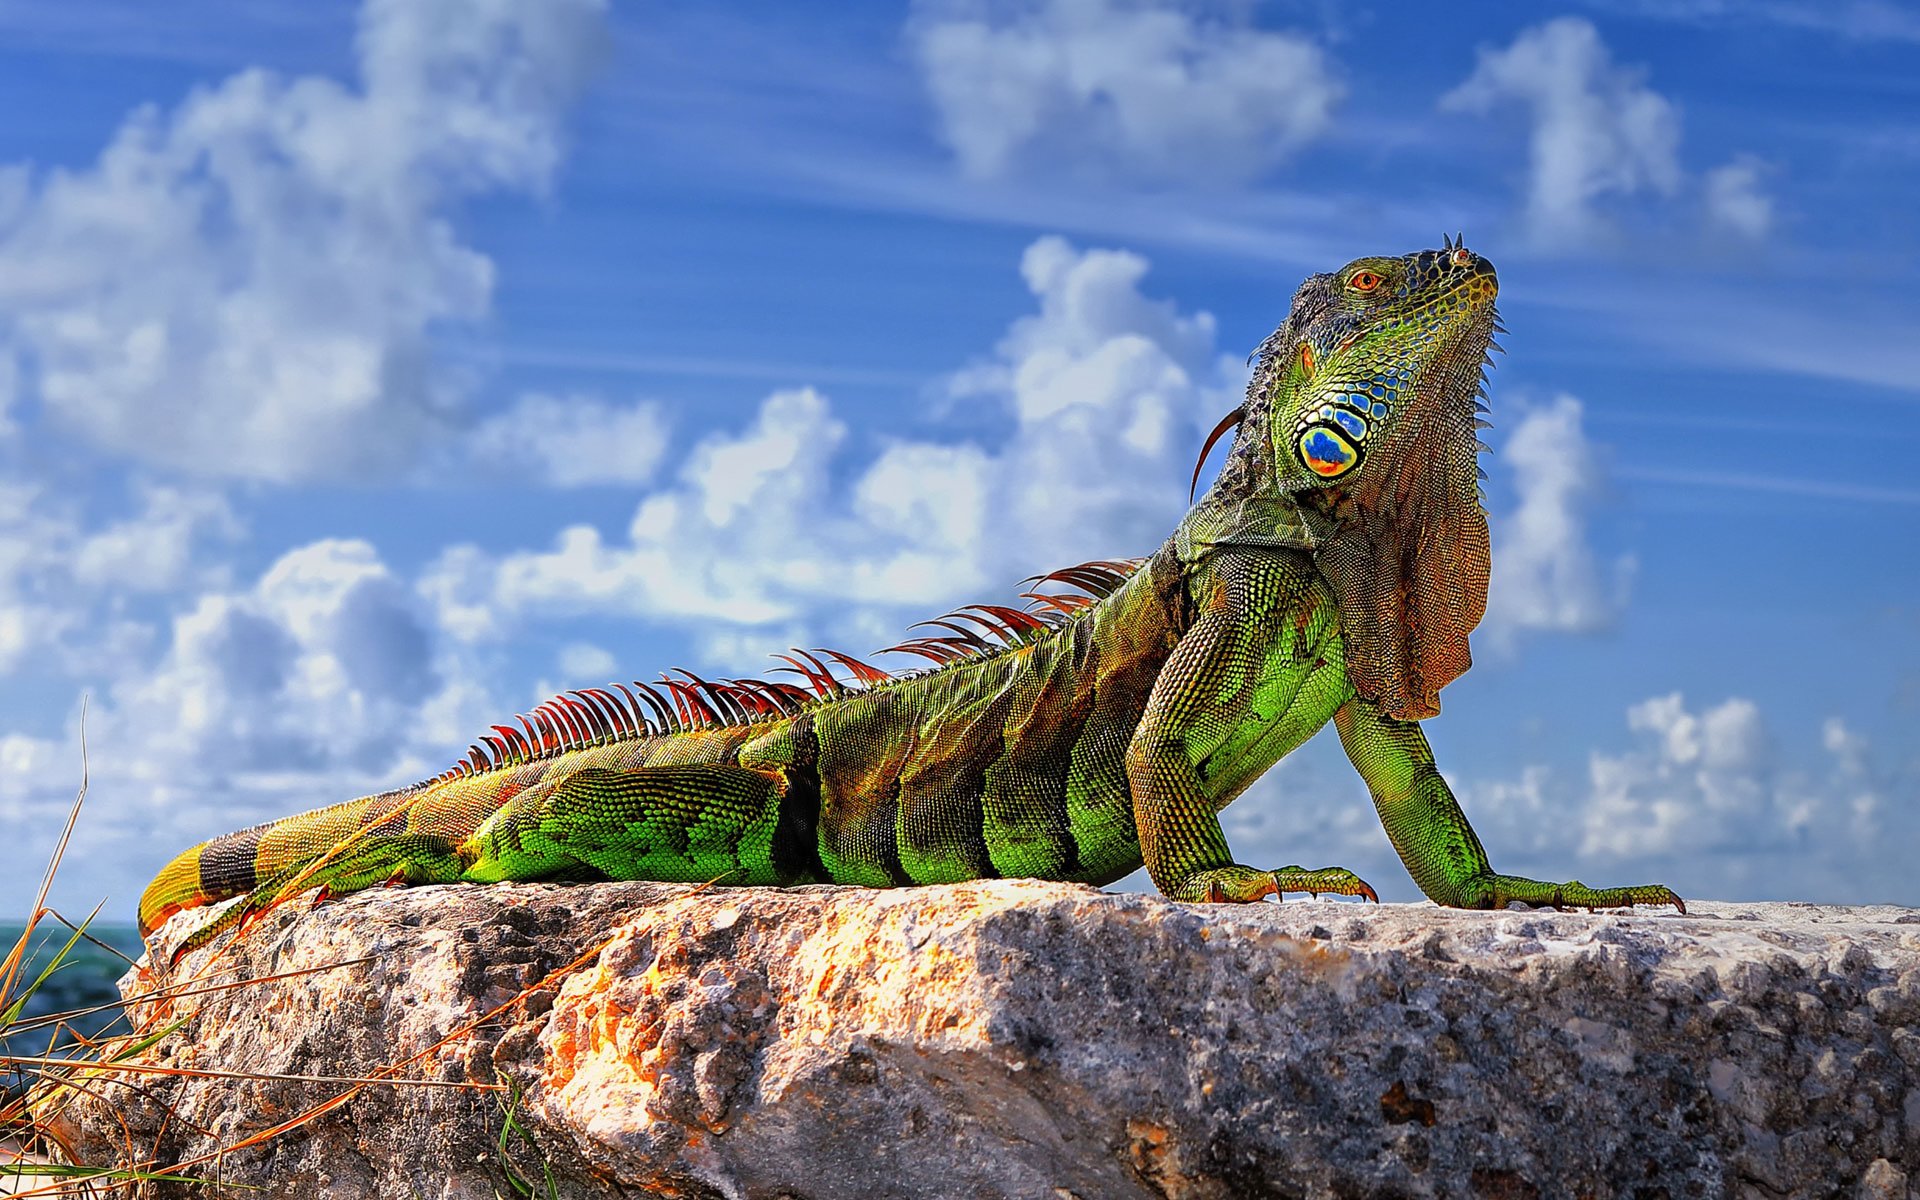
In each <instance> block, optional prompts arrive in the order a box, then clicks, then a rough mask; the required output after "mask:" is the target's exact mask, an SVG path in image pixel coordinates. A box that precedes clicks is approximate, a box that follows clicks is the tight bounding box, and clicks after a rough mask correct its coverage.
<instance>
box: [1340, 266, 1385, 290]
mask: <svg viewBox="0 0 1920 1200" xmlns="http://www.w3.org/2000/svg"><path fill="white" fill-rule="evenodd" d="M1347 286H1348V287H1350V288H1352V289H1353V290H1354V291H1356V292H1370V291H1372V290H1373V289H1375V288H1377V287H1379V286H1380V277H1379V276H1378V275H1376V274H1374V273H1373V272H1372V271H1355V272H1354V273H1353V278H1352V279H1349V280H1347Z"/></svg>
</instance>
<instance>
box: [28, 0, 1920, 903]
mask: <svg viewBox="0 0 1920 1200" xmlns="http://www.w3.org/2000/svg"><path fill="white" fill-rule="evenodd" d="M1916 67H1920V15H1916V14H1915V13H1914V11H1913V10H1912V9H1910V8H1906V7H1902V6H1897V5H1893V4H1881V3H1873V2H1848V0H1825V2H1806V3H1802V2H1800V0H1774V2H1771V3H1741V4H1735V3H1731V2H1726V0H1683V2H1681V3H1659V4H1655V3H1650V2H1649V3H1635V2H1632V0H1618V2H1614V0H1605V2H1602V0H1594V2H1591V3H1572V4H1551V3H1546V4H1539V5H1529V6H1513V5H1508V4H1499V3H1479V4H1464V5H1449V6H1446V8H1445V15H1444V18H1442V17H1440V16H1438V15H1436V14H1435V13H1429V12H1428V11H1426V8H1425V7H1424V6H1398V5H1389V6H1383V5H1366V4H1358V5H1353V4H1341V5H1335V4H1325V3H1318V4H1316V3H1300V4H1285V3H1278V2H1275V3H1256V2H1253V0H1221V2H1219V3H1204V2H1200V0H1193V2H1178V0H915V2H913V3H908V4H904V5H902V4H872V3H847V4H840V5H830V6H812V5H808V6H795V5H789V4H784V3H776V2H766V3H757V2H743V3H737V4H731V5H725V6H716V5H708V4H696V3H634V4H630V5H623V6H620V7H619V8H618V9H617V10H616V9H614V8H611V7H608V6H605V5H603V4H601V3H597V2H595V0H411V2H404V3H403V2H400V0H366V3H364V4H362V5H359V6H353V5H349V4H325V5H311V4H305V3H294V2H292V0H285V2H276V0H261V2H256V3H246V4H219V5H216V4H212V3H206V2H204V0H181V2H180V3H176V4H172V5H168V6H165V9H164V11H161V10H160V9H159V8H156V7H155V6H152V5H148V4H145V3H143V2H141V0H66V2H65V3H62V4H60V5H44V4H29V3H17V2H15V0H0V112H6V113H8V114H11V117H10V119H8V120H6V121H4V122H0V830H4V831H6V833H7V835H8V838H9V841H10V843H11V845H10V850H11V852H12V853H11V861H12V862H13V863H14V864H15V866H14V868H13V869H12V870H11V871H9V872H7V873H6V877H5V878H4V879H0V916H3V915H7V914H21V913H24V911H25V910H26V909H27V908H28V907H29V906H30V905H31V903H32V900H33V895H34V891H35V888H36V886H37V884H38V876H39V871H40V867H41V864H43V863H44V861H45V859H46V856H47V854H48V853H49V852H50V851H51V849H52V847H53V844H54V841H55V838H56V837H57V835H58V833H59V829H60V826H61V824H62V823H63V821H64V819H65V814H66V811H67V808H68V805H69V804H70V802H71V800H72V798H73V795H74V793H75V792H76V790H77V789H78V788H79V786H80V783H81V780H82V774H83V769H84V771H85V774H86V779H87V784H88V793H87V799H86V804H85V807H84V809H83V811H82V815H81V818H80V821H79V824H78V826H77V828H76V830H75V834H74V841H73V845H72V847H71V849H70V850H69V851H68V853H67V856H66V859H65V863H64V865H63V867H62V869H61V873H60V876H59V878H58V880H57V881H56V884H55V888H54V892H53V901H54V903H55V904H56V906H58V907H60V908H61V909H62V910H63V911H65V912H68V913H69V914H76V915H77V914H83V913H85V912H87V911H89V910H91V909H92V908H93V907H94V906H95V905H96V904H102V903H104V905H105V908H104V910H103V914H104V915H105V916H107V917H108V918H126V917H130V916H131V913H132V910H133V905H134V903H135V901H136V900H137V898H138V896H139V893H140V891H141V890H142V888H143V887H144V886H145V883H146V881H147V879H148V878H149V877H150V876H151V875H152V874H153V872H154V871H155V870H157V869H158V868H159V867H160V866H161V865H162V864H163V863H164V862H165V861H166V860H167V859H168V858H169V857H171V856H172V854H174V853H175V852H176V851H177V850H179V849H181V848H184V847H185V846H187V845H189V844H191V843H193V842H195V841H198V840H201V839H203V838H205V837H208V836H211V835H213V834H217V833H221V832H225V831H227V830H231V829H236V828H240V827H242V826H246V825H250V824H253V823H255V822H258V821H263V820H268V819H271V818H274V817H277V816H282V815H285V814H288V813H291V812H295V811H300V810H303V809H307V808H313V807H318V806H320V805H323V804H327V803H332V802H334V801H337V800H341V799H346V798H348V797H351V796H354V795H358V794H363V793H366V792H370V791H376V790H384V789H386V788H388V787H392V786H397V785H400V784H404V783H408V782H412V781H414V780H417V779H420V778H423V777H425V776H428V775H431V774H434V773H436V772H437V771H439V770H440V769H441V768H443V767H445V766H446V765H448V764H449V763H451V762H452V761H454V760H455V759H456V758H458V757H460V756H461V755H462V754H463V753H464V750H465V747H466V746H467V744H468V743H469V741H471V740H472V739H473V738H474V737H475V736H476V735H478V734H479V733H481V732H483V731H484V730H485V729H486V727H487V726H488V725H490V724H492V723H493V722H495V721H499V720H503V719H505V718H506V717H507V716H508V715H509V714H511V713H513V712H516V711H520V710H524V709H526V708H529V707H531V706H532V705H534V704H537V703H538V702H540V701H541V700H542V699H544V698H545V697H546V696H548V695H550V694H551V693H553V692H554V691H556V690H559V689H562V688H568V687H579V686H586V685H590V684H596V683H600V682H603V681H606V680H609V679H614V678H619V679H633V678H653V677H654V676H656V675H657V674H658V672H659V671H660V670H662V669H663V668H666V667H668V666H676V665H678V666H687V667H690V668H693V669H694V670H696V671H699V672H701V673H702V674H709V673H717V674H722V675H739V674H755V673H761V672H763V671H765V670H766V669H767V668H768V667H769V666H772V665H775V664H773V663H772V662H771V661H770V660H769V659H768V658H767V657H766V656H767V655H768V654H769V653H770V652H771V651H774V650H779V649H783V648H785V647H788V646H792V645H800V646H818V645H828V646H835V647H839V648H842V649H845V650H848V651H849V652H852V653H856V654H864V653H865V652H867V651H870V650H872V649H874V648H876V647H880V646H885V645H889V644H891V643H892V642H894V641H895V640H897V639H898V635H899V633H900V631H901V630H902V629H904V627H905V626H906V625H907V624H908V623H910V622H912V621H914V620H917V619H920V618H922V617H927V616H933V615H936V614H938V613H940V612H942V611H945V610H946V609H948V608H950V607H952V606H955V605H958V604H962V603H967V602H971V601H975V600H995V601H997V600H1004V599H1006V598H1008V597H1010V596H1012V595H1013V594H1014V592H1015V591H1017V590H1018V589H1017V587H1016V584H1017V583H1018V581H1019V580H1020V579H1021V578H1022V577H1024V576H1027V575H1030V574H1033V573H1035V572H1038V571H1043V570H1048V569H1052V568H1054V567H1058V566H1062V565H1066V564H1070V563H1074V562H1079V561H1083V560H1086V559H1091V558H1110V557H1118V556H1129V555H1139V554H1145V553H1148V552H1150V551H1151V550H1152V549H1153V548H1154V547H1155V546H1156V545H1158V543H1159V542H1160V540H1161V539H1162V538H1164V537H1165V536H1166V535H1167V533H1168V532H1170V531H1171V529H1172V528H1173V526H1174V524H1175V523H1176V522H1177V521H1178V520H1179V517H1180V514H1181V513H1182V511H1183V510H1184V507H1185V502H1186V496H1185V493H1184V486H1185V484H1186V480H1187V475H1188V472H1189V470H1190V467H1191V464H1192V461H1193V457H1194V455H1195V453H1196V452H1197V450H1198V448H1199V445H1200V441H1201V439H1202V437H1203V436H1204V434H1205V431H1206V430H1207V429H1208V428H1210V427H1211V426H1212V425H1213V424H1214V422H1215V421H1216V420H1218V418H1219V417H1220V416H1221V415H1223V414H1224V413H1225V412H1227V411H1228V410H1229V409H1231V408H1232V407H1233V406H1234V405H1235V404H1237V403H1238V400H1239V396H1240V393H1241V390H1242V388H1243V387H1244V385H1245V382H1246V378H1247V370H1248V368H1247V366H1246V356H1247V354H1248V352H1249V351H1250V350H1252V348H1253V347H1255V346H1256V345H1258V344H1259V342H1260V341H1261V339H1262V338H1263V337H1265V336H1266V334H1267V333H1268V332H1269V331H1270V330H1271V329H1272V327H1273V326H1274V325H1275V324H1276V323H1277V322H1278V321H1279V320H1280V319H1281V317H1282V316H1283V315H1284V314H1285V311H1286V308H1287V306H1288V302H1289V300H1290V298H1291V296H1292V293H1293V290H1294V288H1295V287H1296V286H1297V285H1298V283H1299V281H1300V280H1301V278H1302V277H1304V276H1305V275H1307V274H1310V273H1314V272H1319V271H1327V270H1333V269H1336V268H1337V267H1339V266H1340V265H1341V264H1342V263H1344V262H1347V261H1348V260H1350V259H1353V258H1356V257H1359V256H1361V255H1369V254H1400V253H1406V252H1409V251H1413V250H1417V249H1422V248H1427V247H1433V246H1437V245H1439V244H1440V242H1441V238H1442V236H1443V235H1445V234H1452V233H1454V232H1456V231H1460V232H1463V233H1464V234H1465V235H1466V240H1467V244H1468V245H1469V246H1470V247H1472V248H1473V249H1474V250H1476V251H1478V252H1479V253H1481V254H1484V255H1486V256H1487V257H1489V258H1490V259H1492V261H1493V262H1494V263H1495V264H1496V266H1497V267H1498V269H1499V271H1500V276H1501V281H1502V294H1501V309H1502V314H1503V317H1504V320H1505V323H1506V324H1507V326H1508V327H1509V329H1510V330H1511V334H1510V336H1509V337H1507V338H1506V339H1505V341H1506V347H1507V350H1508V353H1507V355H1506V356H1504V357H1503V358H1502V359H1501V360H1500V365H1499V368H1498V370H1497V371H1496V372H1495V373H1494V375H1493V379H1492V399H1491V404H1492V407H1493V421H1494V428H1493V429H1492V430H1491V431H1490V432H1489V433H1487V434H1486V435H1484V436H1485V437H1486V438H1487V441H1488V442H1489V444H1490V447H1491V449H1490V452H1489V453H1488V454H1487V455H1485V456H1484V463H1485V466H1486V469H1487V471H1488V474H1489V480H1488V484H1487V490H1488V505H1489V510H1490V513H1491V518H1492V526H1493V537H1494V567H1493V572H1494V578H1493V592H1492V598H1491V602H1490V607H1489V610H1488V616H1487V619H1486V621H1485V623H1484V624H1483V625H1482V626H1481V628H1480V630H1479V632H1478V633H1477V634H1476V635H1475V638H1474V652H1475V659H1476V662H1475V666H1474V668H1473V670H1472V671H1471V672H1469V673H1468V674H1467V675H1466V676H1465V677H1464V678H1463V679H1461V680H1460V681H1459V682H1457V683H1455V684H1453V685H1451V686H1450V687H1449V688H1448V689H1447V691H1446V692H1445V694H1444V696H1443V702H1444V712H1443V713H1442V714H1441V715H1440V716H1439V717H1437V718H1434V719H1432V720H1430V721H1429V722H1427V723H1426V729H1427V733H1428V736H1429V738H1430V739H1431V740H1432V742H1433V744H1434V746H1435V750H1436V754H1437V756H1438V760H1439V765H1440V767H1441V770H1442V772H1443V773H1444V774H1445V775H1446V777H1447V778H1448V780H1449V781H1450V783H1451V785H1452V786H1453V788H1454V790H1455V792H1456V793H1457V794H1458V795H1459V796H1460V798H1461V800H1462V803H1463V804H1464V805H1465V807H1466V809H1467V811H1468V813H1469V815H1470V816H1471V817H1472V819H1473V821H1474V823H1475V825H1476V827H1477V828H1478V830H1479V832H1480V834H1481V836H1482V838H1483V840H1484V841H1485V842H1486V843H1487V845H1488V848H1489V851H1490V853H1491V855H1492V859H1493V862H1494V865H1495V866H1496V868H1498V869H1500V870H1502V871H1506V872H1510V873H1515V874H1524V875H1529V876H1533V877H1536V878H1543V879H1554V880H1564V879H1571V878H1579V879H1582V880H1585V881H1586V882H1588V883H1590V884H1594V885H1606V884H1619V883H1643V882H1660V883H1665V884H1668V885H1670V886H1672V887H1674V888H1675V889H1676V890H1678V891H1679V892H1680V893H1681V894H1683V895H1686V896H1701V897H1713V898H1728V899H1763V898H1764V899H1802V900H1814V901H1829V902H1899V903H1905V904H1920V872H1916V871H1914V870H1913V869H1912V868H1911V866H1910V860H1911V857H1912V854H1913V851H1914V848H1915V846H1916V841H1917V838H1916V835H1920V749H1916V739H1915V738H1914V737H1913V736H1912V734H1911V733H1910V729H1911V727H1912V726H1913V724H1914V722H1915V721H1916V719H1920V554H1916V552H1915V547H1916V545H1920V469H1916V467H1915V465H1914V464H1915V459H1916V455H1917V454H1920V225H1916V222H1915V219H1914V217H1913V205H1912V197H1913V196H1914V195H1916V194H1920V120H1917V119H1916V118H1920V70H1917V69H1916ZM880 665H887V664H886V663H884V662H882V663H881V664H880ZM892 665H893V666H895V667H905V666H909V665H911V661H908V662H902V663H893V664H892ZM1223 823H1224V824H1225V826H1226V829H1227V832H1228V836H1229V839H1230V841H1231V843H1232V844H1233V846H1234V849H1235V852H1236V854H1237V856H1238V857H1239V858H1240V860H1241V861H1244V862H1249V863H1253V864H1255V865H1259V866H1279V865H1285V864H1293V863H1299V864H1302V865H1306V866H1319V865H1326V864H1338V865H1343V866H1347V867H1349V868H1351V869H1353V870H1356V871H1358V872H1359V873H1360V874H1361V875H1363V876H1364V877H1366V878H1367V879H1369V880H1370V881H1371V882H1372V883H1373V884H1374V885H1375V886H1376V887H1377V888H1378V889H1379V891H1380V893H1381V894H1382V896H1383V897H1384V898H1387V899H1399V900H1405V899H1413V898H1416V897H1417V894H1418V893H1417V891H1416V890H1415V889H1414V887H1413V885H1412V884H1411V882H1410V881H1409V880H1408V879H1407V877H1406V874H1405V872H1404V871H1403V870H1402V868H1401V867H1400V866H1399V864H1398V863H1397V861H1396V860H1395V859H1394V857H1393V855H1392V851H1391V848H1390V847H1389V846H1388V845H1387V842H1386V839H1385V837H1384V836H1383V835H1382V834H1381V832H1380V829H1379V825H1378V822H1377V820H1376V819H1375V817H1374V815H1373V812H1372V809H1371V806H1370V804H1369V802H1368V798H1367V794H1366V790H1365V788H1364V786H1363V785H1362V784H1361V783H1360V781H1359V779H1358V777H1357V776H1356V775H1355V774H1354V772H1353V771H1352V769H1351V768H1350V767H1349V766H1348V765H1347V764H1346V762H1345V760H1344V757H1343V756H1342V755H1341V753H1340V751H1339V748H1338V745H1337V742H1336V741H1335V739H1334V738H1333V736H1332V735H1331V734H1323V735H1322V736H1321V737H1319V738H1316V739H1315V740H1314V741H1313V742H1312V743H1310V744H1309V745H1307V746H1306V747H1304V748H1302V750H1300V751H1299V752H1297V753H1296V754H1295V755H1294V756H1292V757H1290V758H1289V759H1288V760H1286V761H1285V762H1283V763H1282V764H1280V765H1279V766H1278V767H1276V768H1275V769H1274V770H1273V771H1271V772H1269V773H1268V775H1267V776H1266V777H1264V778H1263V779H1262V780H1261V781H1260V782H1259V783H1258V784H1256V785H1255V786H1254V788H1253V789H1252V790H1251V791H1249V792H1248V793H1247V795H1245V796H1244V797H1242V798H1241V799H1240V800H1238V801H1237V802H1236V803H1235V804H1234V805H1233V806H1232V807H1230V808H1229V809H1227V810H1226V812H1225V813H1224V814H1223ZM1126 886H1132V887H1145V886H1148V885H1146V884H1145V883H1144V882H1143V877H1141V876H1136V877H1135V878H1134V879H1133V880H1131V881H1129V883H1128V884H1127V885H1126Z"/></svg>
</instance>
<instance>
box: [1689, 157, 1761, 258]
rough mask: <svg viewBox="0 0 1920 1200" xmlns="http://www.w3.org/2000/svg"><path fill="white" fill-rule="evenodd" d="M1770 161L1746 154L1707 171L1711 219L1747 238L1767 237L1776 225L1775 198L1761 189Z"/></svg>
mask: <svg viewBox="0 0 1920 1200" xmlns="http://www.w3.org/2000/svg"><path fill="white" fill-rule="evenodd" d="M1765 172H1766V164H1765V163H1763V162H1761V161H1760V160H1759V159H1758V158H1755V157H1754V156H1753V155H1751V154H1742V155H1738V156H1736V157H1735V158H1734V160H1733V161H1732V162H1730V163H1727V164H1725V165H1724V166H1719V167H1715V168H1714V169H1713V170H1711V171H1708V172H1707V178H1706V185H1705V190H1706V204H1707V220H1708V221H1709V222H1710V223H1711V224H1713V225H1716V226H1718V227H1720V228H1722V229H1726V230H1730V231H1732V232H1734V233H1737V234H1740V235H1742V236H1744V237H1750V238H1760V237H1765V236H1766V235H1767V233H1768V232H1769V231H1770V230H1772V228H1773V198H1772V197H1770V196H1768V195H1767V194H1766V193H1765V192H1764V191H1762V190H1761V187H1760V181H1761V178H1762V176H1763V175H1764V174H1765Z"/></svg>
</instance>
